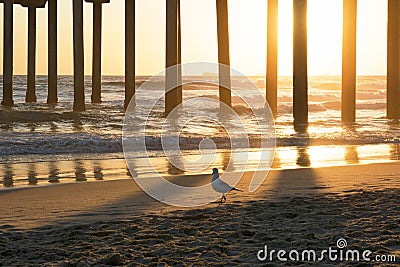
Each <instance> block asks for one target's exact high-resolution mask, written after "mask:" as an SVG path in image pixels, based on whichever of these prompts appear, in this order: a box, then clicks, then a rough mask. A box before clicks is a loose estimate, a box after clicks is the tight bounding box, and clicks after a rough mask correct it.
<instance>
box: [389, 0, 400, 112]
mask: <svg viewBox="0 0 400 267" xmlns="http://www.w3.org/2000/svg"><path fill="white" fill-rule="evenodd" d="M399 23H400V2H399V1H398V0H388V37H387V38H388V40H387V118H388V119H400V75H399V73H400V32H399V31H400V25H399Z"/></svg>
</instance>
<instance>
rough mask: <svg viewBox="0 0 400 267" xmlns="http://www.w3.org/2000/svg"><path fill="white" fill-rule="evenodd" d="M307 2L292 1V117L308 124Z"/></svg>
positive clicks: (296, 123) (296, 120)
mask: <svg viewBox="0 0 400 267" xmlns="http://www.w3.org/2000/svg"><path fill="white" fill-rule="evenodd" d="M307 76H308V74H307V0H293V116H294V124H295V126H296V125H303V124H307V123H308V77H307Z"/></svg>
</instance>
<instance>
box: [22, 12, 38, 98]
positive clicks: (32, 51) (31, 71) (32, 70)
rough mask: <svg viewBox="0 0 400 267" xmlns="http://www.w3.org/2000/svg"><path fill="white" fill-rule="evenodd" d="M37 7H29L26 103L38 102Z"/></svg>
mask: <svg viewBox="0 0 400 267" xmlns="http://www.w3.org/2000/svg"><path fill="white" fill-rule="evenodd" d="M35 80H36V7H34V6H29V7H28V87H27V90H26V97H25V102H27V103H31V102H36V81H35Z"/></svg>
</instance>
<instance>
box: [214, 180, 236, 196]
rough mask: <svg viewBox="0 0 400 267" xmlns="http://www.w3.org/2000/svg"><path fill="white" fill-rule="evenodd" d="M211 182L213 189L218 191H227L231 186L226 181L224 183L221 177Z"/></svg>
mask: <svg viewBox="0 0 400 267" xmlns="http://www.w3.org/2000/svg"><path fill="white" fill-rule="evenodd" d="M212 184H213V188H214V190H215V191H217V192H219V193H228V192H229V191H231V190H232V188H233V187H232V186H230V185H228V184H227V183H225V182H224V181H222V180H221V179H217V180H215V181H214V182H212Z"/></svg>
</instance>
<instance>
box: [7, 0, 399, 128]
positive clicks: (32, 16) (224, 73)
mask: <svg viewBox="0 0 400 267" xmlns="http://www.w3.org/2000/svg"><path fill="white" fill-rule="evenodd" d="M85 1H86V2H88V3H91V4H92V5H93V43H92V45H93V62H92V92H91V93H92V94H91V100H92V102H93V103H100V102H101V101H102V96H101V91H102V90H101V75H102V71H101V58H102V9H103V4H110V5H111V4H112V2H111V1H110V0H85ZM265 1H266V2H267V18H266V23H267V32H266V38H267V47H266V51H267V58H266V100H267V101H268V103H269V106H270V107H271V110H272V112H273V114H274V115H275V116H279V111H278V104H279V103H278V10H279V0H265ZM0 3H2V4H3V10H4V21H3V28H4V31H3V40H4V48H3V99H2V101H1V104H2V105H3V106H6V107H12V106H13V104H14V101H13V56H14V54H13V53H14V51H13V47H14V43H13V42H14V40H13V31H14V25H13V20H14V15H13V14H14V5H21V6H23V7H25V8H26V9H27V12H28V59H27V62H28V69H27V87H26V98H25V101H26V102H36V101H37V98H36V90H35V77H36V69H35V65H36V10H37V9H38V8H47V9H48V25H49V26H48V96H47V103H49V104H55V103H57V101H58V97H57V75H58V70H57V64H58V59H57V52H58V51H57V36H58V25H57V17H58V14H57V13H58V12H59V11H58V10H57V0H1V1H0ZM83 3H84V0H72V1H71V5H72V7H73V14H72V16H73V23H72V28H73V51H74V52H73V57H74V60H73V66H74V105H73V110H74V111H76V112H80V111H84V110H85V109H86V107H85V84H84V58H85V57H84V55H85V51H84V38H83V37H84V32H83V20H84V17H83V16H84V14H83ZM165 4H166V21H165V22H166V23H165V27H166V36H165V40H166V46H165V53H166V59H165V67H166V68H167V71H166V75H165V76H166V82H165V84H166V90H167V91H166V95H165V114H166V115H168V114H169V113H170V112H171V111H172V110H173V109H174V108H175V107H177V106H178V105H180V104H181V103H182V86H180V83H181V81H182V68H181V67H180V64H181V63H182V53H181V51H182V43H181V40H182V38H181V37H182V36H181V35H182V31H181V27H182V21H181V0H166V1H165ZM308 4H309V3H308V1H307V0H294V1H293V42H294V44H293V118H294V124H295V125H307V123H308V67H307V65H308V62H307V54H308V53H307V50H308V44H307V6H308ZM215 8H216V19H217V29H216V30H217V37H218V38H217V40H218V47H216V49H218V63H220V65H219V98H220V101H221V103H224V104H226V105H228V106H232V99H231V98H232V97H231V74H230V43H229V42H230V40H229V20H234V19H235V18H234V17H230V16H229V6H228V1H227V0H215ZM399 15H400V3H399V1H397V0H388V25H387V33H388V36H387V40H388V44H387V59H388V60H387V118H388V119H400V75H399V72H400V41H399V37H400V25H399V23H400V19H399ZM124 16H125V100H124V106H125V108H126V107H127V106H128V104H129V103H130V102H131V100H132V98H133V96H134V94H135V89H136V88H135V87H136V84H135V75H136V72H135V60H136V58H135V42H136V40H135V0H125V14H124ZM356 40H357V0H343V43H342V108H341V112H342V121H343V122H345V123H354V122H355V121H356V76H357V75H356V74H357V69H356V59H357V49H356V45H357V41H356ZM175 66H178V67H176V68H170V69H168V68H169V67H175ZM170 88H171V90H169V89H170Z"/></svg>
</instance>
